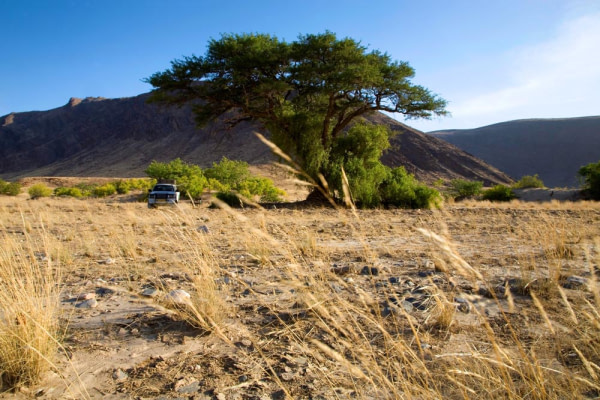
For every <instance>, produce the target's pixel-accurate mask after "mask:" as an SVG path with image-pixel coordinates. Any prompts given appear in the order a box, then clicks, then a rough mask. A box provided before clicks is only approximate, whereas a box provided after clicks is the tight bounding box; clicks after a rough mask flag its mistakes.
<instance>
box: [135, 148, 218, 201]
mask: <svg viewBox="0 0 600 400" xmlns="http://www.w3.org/2000/svg"><path fill="white" fill-rule="evenodd" d="M144 172H146V174H148V176H149V177H150V178H153V179H156V180H158V181H160V180H175V181H176V182H177V187H178V188H179V190H180V191H181V193H182V195H183V196H184V197H191V198H193V199H199V198H200V197H201V196H202V192H203V191H204V189H205V188H206V186H207V184H208V181H207V180H206V177H205V176H204V172H203V171H202V168H200V167H199V166H197V165H194V164H189V163H186V162H184V161H182V160H181V159H180V158H177V159H175V160H173V161H171V162H168V163H161V162H158V161H152V163H150V165H149V166H148V168H146V170H145V171H144Z"/></svg>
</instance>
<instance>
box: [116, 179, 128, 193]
mask: <svg viewBox="0 0 600 400" xmlns="http://www.w3.org/2000/svg"><path fill="white" fill-rule="evenodd" d="M113 185H114V186H115V189H116V190H117V193H118V194H127V193H129V191H130V190H131V182H130V181H129V180H123V179H120V180H118V181H116V182H114V183H113Z"/></svg>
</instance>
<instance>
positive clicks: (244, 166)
mask: <svg viewBox="0 0 600 400" xmlns="http://www.w3.org/2000/svg"><path fill="white" fill-rule="evenodd" d="M204 175H205V176H206V178H208V179H214V180H216V181H219V182H220V183H221V184H222V185H225V186H228V187H230V188H235V187H236V186H238V185H240V184H242V183H243V182H244V181H246V180H248V179H250V169H249V168H248V163H247V162H244V161H233V160H230V159H228V158H227V157H223V158H222V159H221V161H220V162H218V163H213V166H212V168H207V169H206V170H204Z"/></svg>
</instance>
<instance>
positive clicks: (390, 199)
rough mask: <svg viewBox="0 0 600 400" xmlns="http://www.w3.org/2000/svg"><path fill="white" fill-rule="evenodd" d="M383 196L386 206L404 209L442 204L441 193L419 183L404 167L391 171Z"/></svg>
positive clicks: (382, 191)
mask: <svg viewBox="0 0 600 400" xmlns="http://www.w3.org/2000/svg"><path fill="white" fill-rule="evenodd" d="M381 195H382V200H383V202H384V203H385V204H387V205H393V206H395V207H402V208H434V207H439V206H441V203H442V196H441V195H440V192H438V191H437V190H435V189H433V188H429V187H427V186H425V185H423V184H421V183H419V181H417V179H415V177H414V176H413V175H412V174H409V173H408V172H406V169H404V167H398V168H394V169H392V170H391V171H390V174H389V176H388V178H387V179H386V180H385V181H384V182H383V184H382V188H381Z"/></svg>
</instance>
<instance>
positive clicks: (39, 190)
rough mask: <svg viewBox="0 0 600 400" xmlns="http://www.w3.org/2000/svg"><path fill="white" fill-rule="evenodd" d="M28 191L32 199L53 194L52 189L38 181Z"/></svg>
mask: <svg viewBox="0 0 600 400" xmlns="http://www.w3.org/2000/svg"><path fill="white" fill-rule="evenodd" d="M27 193H29V197H31V198H32V199H38V198H40V197H50V196H51V195H52V189H50V188H49V187H48V186H46V185H44V184H43V183H36V184H34V185H32V186H31V187H30V188H29V190H28V191H27Z"/></svg>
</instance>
